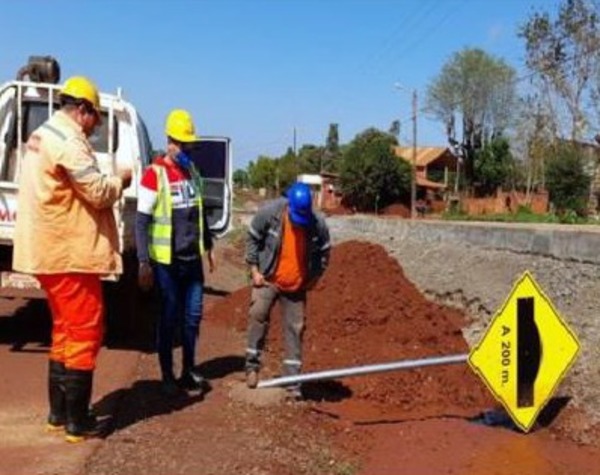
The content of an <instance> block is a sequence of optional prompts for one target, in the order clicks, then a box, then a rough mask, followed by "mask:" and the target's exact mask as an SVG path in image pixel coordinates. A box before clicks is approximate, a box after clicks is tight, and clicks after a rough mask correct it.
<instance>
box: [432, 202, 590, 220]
mask: <svg viewBox="0 0 600 475" xmlns="http://www.w3.org/2000/svg"><path fill="white" fill-rule="evenodd" d="M442 219H446V220H449V221H483V222H490V221H491V222H499V223H553V224H599V222H598V221H597V220H595V219H590V218H586V217H583V216H579V215H577V213H575V212H573V211H568V212H566V213H564V214H562V215H557V214H554V213H547V214H535V213H532V212H531V211H530V210H529V208H526V207H523V206H522V207H520V208H519V210H518V211H517V212H516V213H500V214H485V215H477V216H472V215H468V214H466V213H461V212H447V213H444V214H443V215H442Z"/></svg>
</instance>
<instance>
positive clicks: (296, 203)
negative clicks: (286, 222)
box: [286, 182, 313, 226]
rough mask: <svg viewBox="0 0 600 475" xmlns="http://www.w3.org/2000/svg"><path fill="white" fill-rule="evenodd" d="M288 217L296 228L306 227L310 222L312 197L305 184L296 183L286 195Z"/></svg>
mask: <svg viewBox="0 0 600 475" xmlns="http://www.w3.org/2000/svg"><path fill="white" fill-rule="evenodd" d="M286 196H287V199H288V209H289V216H290V219H291V220H292V223H294V224H296V225H298V226H308V225H309V224H310V222H311V220H312V217H313V216H312V196H311V194H310V187H309V186H308V185H307V184H306V183H299V182H296V183H294V184H293V185H292V186H290V187H289V188H288V190H287V193H286Z"/></svg>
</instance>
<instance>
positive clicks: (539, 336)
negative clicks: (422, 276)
mask: <svg viewBox="0 0 600 475" xmlns="http://www.w3.org/2000/svg"><path fill="white" fill-rule="evenodd" d="M578 352H579V342H578V341H577V337H576V336H575V335H574V334H573V332H572V331H571V330H570V329H569V327H568V326H567V324H566V323H565V322H564V320H563V319H562V318H561V317H560V315H559V314H558V312H557V311H556V309H555V308H554V306H553V305H552V302H551V301H550V299H549V298H548V297H547V296H546V295H545V294H544V292H543V291H542V290H541V288H540V287H539V286H538V285H537V283H536V282H535V281H534V280H533V277H532V276H531V274H529V273H528V272H526V273H525V274H524V275H523V276H522V277H521V279H520V280H519V281H518V282H517V283H516V284H515V286H514V287H513V289H512V291H511V293H510V295H509V296H508V299H507V300H506V302H505V303H504V306H503V307H502V308H501V309H500V311H499V312H498V313H497V314H496V316H495V317H494V319H493V320H492V322H491V323H490V325H489V327H488V329H487V331H486V333H485V335H484V336H483V338H482V339H481V341H480V342H479V343H478V344H477V346H475V347H474V348H473V349H472V351H471V353H470V355H469V365H470V366H471V368H473V370H474V371H475V372H476V373H477V374H478V375H479V377H480V378H481V379H483V381H484V382H485V384H486V385H487V386H488V387H489V388H490V390H491V391H492V393H493V394H494V396H495V397H496V399H498V400H499V401H500V402H501V403H502V404H503V405H504V407H505V408H506V410H507V411H508V413H509V414H510V416H511V417H512V419H513V420H514V421H515V423H516V424H517V425H518V426H519V427H520V428H521V429H523V430H524V431H526V432H527V431H529V429H531V427H532V426H533V424H534V422H535V420H536V418H537V416H538V414H539V412H540V411H541V409H542V408H543V407H544V405H545V404H546V403H547V402H548V400H549V399H550V398H551V397H552V394H553V393H554V391H555V389H556V388H557V387H558V384H559V383H560V381H561V380H562V378H563V377H564V375H565V374H566V372H567V370H568V369H569V368H570V367H571V365H572V364H573V362H574V361H575V357H576V356H577V353H578Z"/></svg>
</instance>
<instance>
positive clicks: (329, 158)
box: [322, 124, 341, 172]
mask: <svg viewBox="0 0 600 475" xmlns="http://www.w3.org/2000/svg"><path fill="white" fill-rule="evenodd" d="M340 159H341V152H340V136H339V131H338V124H329V132H328V133H327V141H326V143H325V152H324V154H323V163H322V166H323V171H327V172H337V171H338V168H339V162H340Z"/></svg>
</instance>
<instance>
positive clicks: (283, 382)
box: [258, 353, 469, 388]
mask: <svg viewBox="0 0 600 475" xmlns="http://www.w3.org/2000/svg"><path fill="white" fill-rule="evenodd" d="M468 357H469V355H468V354H467V353H465V354H460V355H449V356H439V357H433V358H421V359H418V360H405V361H394V362H391V363H382V364H372V365H366V366H354V367H351V368H341V369H331V370H327V371H319V372H316V373H305V374H298V375H295V376H282V377H280V378H273V379H267V380H265V381H260V382H259V383H258V387H259V388H272V387H275V386H289V385H290V384H298V383H308V382H309V381H320V380H326V379H336V378H344V377H349V376H364V375H366V374H373V373H385V372H388V371H397V370H401V369H414V368H423V367H425V366H439V365H447V364H457V363H464V362H465V361H467V359H468Z"/></svg>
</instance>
